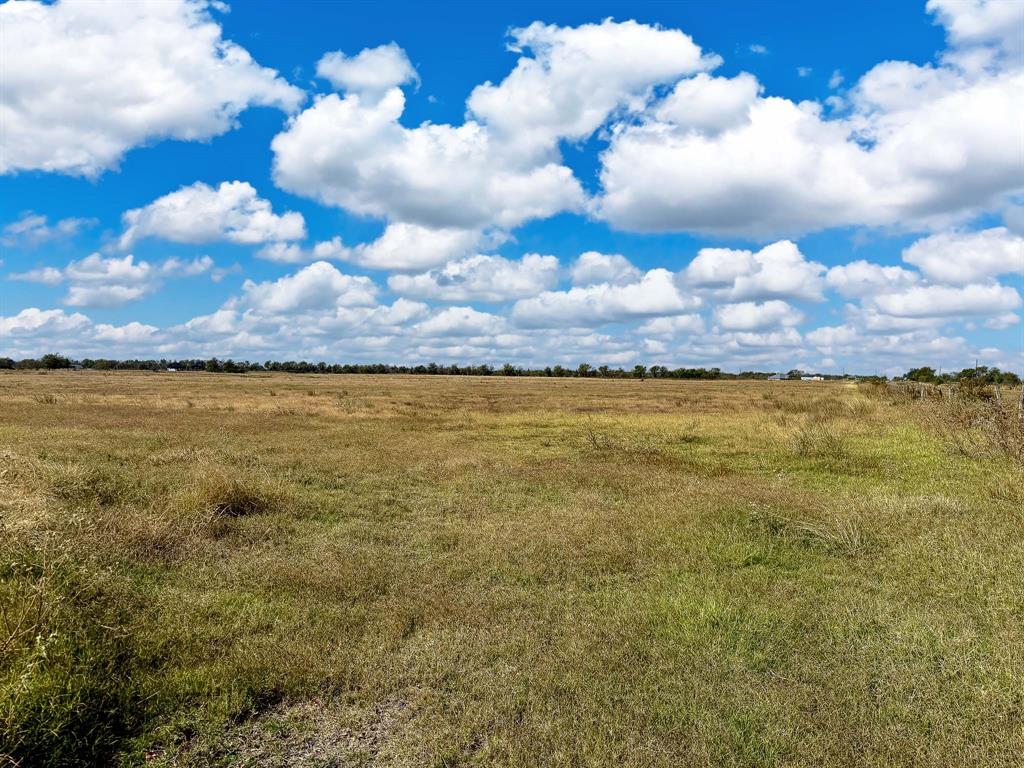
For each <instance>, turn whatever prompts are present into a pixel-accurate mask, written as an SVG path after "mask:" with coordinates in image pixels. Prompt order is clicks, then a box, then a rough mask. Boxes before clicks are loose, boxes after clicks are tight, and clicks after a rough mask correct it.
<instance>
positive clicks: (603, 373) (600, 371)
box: [597, 365, 608, 378]
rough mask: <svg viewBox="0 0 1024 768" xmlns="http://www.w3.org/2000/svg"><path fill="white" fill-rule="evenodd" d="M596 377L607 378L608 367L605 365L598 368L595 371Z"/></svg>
mask: <svg viewBox="0 0 1024 768" xmlns="http://www.w3.org/2000/svg"><path fill="white" fill-rule="evenodd" d="M597 375H598V376H600V377H601V378H607V377H608V366H607V365H602V366H599V367H598V369H597Z"/></svg>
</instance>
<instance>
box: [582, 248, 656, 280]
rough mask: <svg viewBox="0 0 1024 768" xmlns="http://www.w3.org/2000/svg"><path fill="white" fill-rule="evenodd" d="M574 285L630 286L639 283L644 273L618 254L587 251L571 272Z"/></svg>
mask: <svg viewBox="0 0 1024 768" xmlns="http://www.w3.org/2000/svg"><path fill="white" fill-rule="evenodd" d="M569 272H570V276H571V278H572V284H573V285H584V286H586V285H597V284H598V283H611V284H612V285H628V284H629V283H635V282H637V281H638V280H639V279H640V278H641V277H642V276H643V273H642V272H641V271H640V270H639V269H637V268H636V267H634V266H633V264H632V263H631V262H630V261H629V259H627V258H626V257H625V256H622V255H620V254H617V253H611V254H608V253H598V252H597V251H587V252H586V253H583V254H580V257H579V258H578V259H576V261H575V262H573V265H572V268H571V269H570V270H569Z"/></svg>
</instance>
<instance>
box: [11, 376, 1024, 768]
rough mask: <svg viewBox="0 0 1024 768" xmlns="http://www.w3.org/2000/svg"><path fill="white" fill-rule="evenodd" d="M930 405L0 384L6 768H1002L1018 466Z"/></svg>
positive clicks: (364, 381)
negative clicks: (934, 413)
mask: <svg viewBox="0 0 1024 768" xmlns="http://www.w3.org/2000/svg"><path fill="white" fill-rule="evenodd" d="M1013 394H1014V393H1011V395H1009V396H1007V400H1008V401H1009V400H1012V399H1013ZM929 407H934V406H932V405H931V404H929V403H928V402H927V401H925V402H918V401H904V400H900V399H894V398H893V397H891V396H887V395H886V394H885V393H884V392H883V393H881V394H872V393H870V392H869V391H867V390H866V389H860V388H858V387H857V386H856V385H853V384H847V383H829V382H823V383H812V382H678V381H635V380H624V381H617V380H564V379H515V378H510V379H507V378H447V377H408V378H407V377H399V376H392V377H369V376H367V377H359V376H288V375H280V374H277V375H273V374H267V375H259V374H252V375H246V376H229V375H208V374H142V373H124V372H120V373H112V374H101V373H89V372H65V373H28V372H25V373H20V372H19V373H9V374H4V375H0V515H2V530H0V536H2V538H0V607H2V609H3V610H2V615H0V764H2V763H3V760H4V758H3V755H4V754H6V755H7V760H8V762H9V763H10V764H11V765H22V766H37V765H39V766H45V765H91V764H96V765H139V764H146V765H154V766H206V765H218V766H220V765H224V766H227V765H232V766H235V765H237V766H278V765H280V766H284V765H288V766H291V765H302V766H307V765H308V766H314V765H320V766H328V765H336V766H456V765H488V766H490V765H497V766H611V765H621V766H943V767H946V766H1011V765H1020V755H1021V754H1022V753H1024V623H1022V622H1024V536H1022V533H1024V511H1022V507H1024V488H1022V474H1021V469H1020V466H1019V464H1017V463H1016V462H1014V461H1012V460H1011V459H1009V458H1007V457H1006V456H1004V455H1002V454H1000V453H999V452H998V451H988V452H986V451H983V450H982V451H969V450H953V448H954V447H955V445H954V443H955V441H952V442H951V441H950V439H948V438H949V436H948V435H947V436H945V437H944V436H943V434H942V432H941V430H937V429H934V428H933V426H932V425H933V422H932V421H930V420H929V418H927V413H925V410H926V409H927V408H929ZM962 447H963V446H961V448H962Z"/></svg>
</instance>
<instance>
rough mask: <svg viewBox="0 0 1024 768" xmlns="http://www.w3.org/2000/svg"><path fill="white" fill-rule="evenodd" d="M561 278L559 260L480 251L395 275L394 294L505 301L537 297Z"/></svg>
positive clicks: (460, 299) (392, 287)
mask: <svg viewBox="0 0 1024 768" xmlns="http://www.w3.org/2000/svg"><path fill="white" fill-rule="evenodd" d="M557 281H558V259H556V258H555V257H554V256H541V255H539V254H536V253H530V254H527V255H526V256H523V258H522V259H520V260H519V261H511V260H509V259H504V258H502V257H501V256H485V255H482V254H477V255H475V256H468V257H466V258H464V259H459V260H457V261H452V262H449V263H448V264H445V265H444V266H443V267H439V268H437V269H432V270H430V271H429V272H424V273H421V274H418V275H393V276H391V277H389V278H388V287H389V288H390V289H391V290H393V291H394V292H395V293H401V294H404V295H406V296H418V297H421V298H426V299H437V300H441V301H506V300H508V299H520V298H527V297H530V296H535V295H537V294H538V293H540V292H541V291H544V290H547V289H549V288H553V287H554V285H555V283H556V282H557Z"/></svg>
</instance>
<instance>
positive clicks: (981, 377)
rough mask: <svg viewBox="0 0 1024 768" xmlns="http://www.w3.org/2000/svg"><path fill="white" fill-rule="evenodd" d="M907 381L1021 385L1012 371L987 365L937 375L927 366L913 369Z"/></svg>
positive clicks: (904, 377) (905, 375)
mask: <svg viewBox="0 0 1024 768" xmlns="http://www.w3.org/2000/svg"><path fill="white" fill-rule="evenodd" d="M902 378H903V379H905V380H906V381H916V382H919V383H921V384H950V383H952V382H954V381H969V382H972V383H974V384H1005V385H1007V386H1016V385H1018V384H1020V381H1021V380H1020V376H1018V375H1017V374H1016V373H1013V372H1012V371H1001V370H999V369H998V368H989V367H988V366H987V365H978V366H975V367H974V368H964V369H963V370H960V371H948V372H946V373H936V372H935V369H934V368H931V367H929V366H927V365H925V366H922V367H921V368H911V369H910V370H909V371H907V372H906V373H905V374H904V375H903V377H902Z"/></svg>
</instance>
